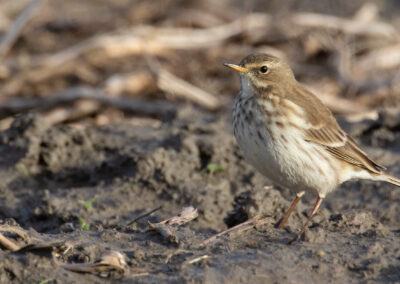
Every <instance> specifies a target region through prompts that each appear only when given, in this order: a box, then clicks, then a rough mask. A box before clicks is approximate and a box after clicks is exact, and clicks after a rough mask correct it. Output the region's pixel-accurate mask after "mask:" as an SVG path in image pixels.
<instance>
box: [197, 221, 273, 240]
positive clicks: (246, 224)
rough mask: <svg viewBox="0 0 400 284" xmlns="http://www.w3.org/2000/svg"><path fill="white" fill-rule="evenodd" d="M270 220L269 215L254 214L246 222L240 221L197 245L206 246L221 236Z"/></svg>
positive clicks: (242, 230)
mask: <svg viewBox="0 0 400 284" xmlns="http://www.w3.org/2000/svg"><path fill="white" fill-rule="evenodd" d="M271 222H272V218H271V217H263V216H262V215H257V216H254V217H253V218H251V219H249V220H247V221H246V222H243V223H240V224H239V225H236V226H234V227H232V228H229V229H227V230H225V231H222V232H220V233H218V234H216V235H214V236H212V237H211V238H208V239H206V240H205V241H203V242H202V243H201V244H200V245H199V246H200V247H202V246H206V245H208V244H210V243H215V242H217V241H218V240H220V239H221V238H222V237H228V236H232V235H234V234H236V235H237V234H240V233H243V232H245V231H247V230H250V229H252V228H255V227H258V226H262V225H264V224H267V223H271Z"/></svg>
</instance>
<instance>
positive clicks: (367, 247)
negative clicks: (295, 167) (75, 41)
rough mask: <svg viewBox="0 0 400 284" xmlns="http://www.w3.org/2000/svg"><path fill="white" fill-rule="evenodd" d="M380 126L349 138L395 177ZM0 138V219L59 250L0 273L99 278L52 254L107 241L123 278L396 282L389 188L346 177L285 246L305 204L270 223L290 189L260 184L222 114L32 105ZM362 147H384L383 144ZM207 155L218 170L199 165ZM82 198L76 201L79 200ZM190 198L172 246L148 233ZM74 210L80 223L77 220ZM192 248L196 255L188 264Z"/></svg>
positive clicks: (88, 253)
mask: <svg viewBox="0 0 400 284" xmlns="http://www.w3.org/2000/svg"><path fill="white" fill-rule="evenodd" d="M382 117H383V116H382ZM385 123H387V120H386V122H385V121H384V120H383V119H381V120H378V121H375V122H373V123H372V122H371V123H369V126H368V127H367V126H365V127H364V131H363V134H362V136H361V137H356V138H359V139H360V138H361V140H362V141H365V144H366V146H370V147H367V149H368V152H369V153H370V154H371V155H372V156H373V157H375V158H376V159H377V160H378V161H379V162H381V163H383V164H385V165H387V166H388V167H389V172H391V173H393V174H397V175H399V174H400V166H399V164H400V148H399V145H400V131H399V130H400V124H396V125H393V124H390V125H391V126H390V128H389V127H388V126H387V125H385ZM344 126H346V125H344ZM348 129H349V130H350V131H352V129H357V130H359V129H360V127H357V126H356V125H351V127H350V128H349V127H348ZM387 137H390V138H389V139H388V138H387ZM1 141H2V143H1V147H0V149H1V165H0V169H1V170H0V175H1V179H2V186H1V203H2V204H3V205H4V206H2V208H1V215H2V216H7V219H6V223H7V224H11V225H12V224H15V223H17V224H18V225H19V226H21V227H22V228H25V229H28V228H31V229H30V232H29V234H30V235H32V236H38V237H40V238H41V239H42V240H46V241H47V242H49V243H52V242H56V241H58V242H66V243H67V244H68V246H70V247H71V248H70V250H68V251H67V252H66V253H65V254H61V255H59V256H58V257H56V258H53V257H51V254H50V255H43V253H42V252H41V251H40V253H37V252H26V253H11V254H8V253H5V252H1V253H0V257H1V264H0V271H1V274H0V275H1V282H2V283H7V282H15V283H18V282H21V283H22V282H25V283H26V282H30V283H31V282H38V281H40V280H43V279H48V278H51V279H56V282H57V283H76V282H78V283H83V282H85V283H92V282H93V283H94V282H96V281H100V280H99V279H100V278H98V277H97V276H93V275H89V274H79V273H74V272H68V271H66V270H65V269H63V268H61V267H60V264H62V263H79V262H88V261H93V260H95V259H96V258H98V257H100V256H101V255H102V254H104V253H105V252H107V251H109V250H117V251H120V252H122V253H124V254H125V255H126V256H127V259H128V263H129V268H130V273H128V274H127V275H126V276H125V277H124V278H123V281H125V282H126V283H129V282H135V283H136V282H138V283H156V282H170V283H176V282H208V283H230V282H247V281H250V282H254V283H266V282H274V283H282V282H285V283H294V282H296V283H299V282H300V283H306V282H308V283H315V282H331V283H335V282H336V283H337V282H341V283H345V282H352V281H356V282H358V281H361V282H363V281H369V280H370V281H373V282H375V281H376V282H382V283H388V282H393V283H394V282H398V281H400V278H399V277H400V265H399V253H400V243H399V236H400V225H399V224H400V217H399V214H398V212H399V210H400V208H399V207H400V202H399V200H400V190H398V189H396V188H394V187H393V186H391V185H387V184H381V183H370V182H364V181H363V182H349V183H346V184H345V185H343V186H341V187H340V188H339V189H338V190H337V191H336V192H334V193H333V194H331V195H329V196H328V198H327V199H326V202H325V203H324V205H323V206H322V210H321V211H320V212H319V214H318V216H317V217H316V218H315V219H314V222H315V223H314V224H313V226H312V228H311V229H310V230H309V232H307V233H306V235H305V238H304V240H302V241H299V242H298V243H296V244H295V245H292V246H289V245H287V242H288V241H289V240H290V239H291V238H292V237H293V236H294V233H295V232H296V231H297V230H298V229H299V228H300V226H301V223H302V222H304V221H305V214H306V212H307V210H309V208H310V206H311V203H306V204H304V205H303V204H302V205H301V206H299V207H298V208H297V210H296V211H295V214H294V215H293V216H292V218H291V219H290V221H289V223H288V226H287V229H286V230H283V231H281V230H278V229H275V228H274V224H275V223H276V222H277V221H278V220H279V218H280V217H282V214H283V213H284V211H285V210H286V208H287V207H288V205H289V201H288V200H290V199H291V198H293V196H288V195H287V194H286V193H285V192H283V193H281V192H280V191H279V190H277V189H274V188H269V189H264V186H265V185H269V182H268V181H267V180H266V179H264V178H263V177H261V176H260V175H259V174H257V173H255V172H254V171H253V169H252V168H251V167H250V166H248V165H247V164H246V163H245V161H244V160H243V158H242V156H241V154H240V152H239V151H238V148H237V146H236V144H235V141H234V138H233V137H232V135H231V129H230V122H229V117H228V116H227V115H220V114H210V113H205V112H204V111H199V110H198V109H195V108H193V107H190V106H182V107H181V108H180V110H179V111H177V112H176V113H175V117H174V118H173V119H170V120H165V121H158V120H155V119H145V118H143V119H139V118H136V119H131V120H126V121H124V122H123V123H119V124H115V125H107V126H102V127H92V128H87V129H85V130H79V129H75V128H71V127H68V126H64V125H60V126H53V127H47V126H46V123H45V122H44V121H43V120H41V117H40V116H39V115H33V114H26V115H21V116H19V117H17V118H16V119H15V120H14V122H13V123H12V125H11V127H10V129H8V130H6V131H4V132H3V133H2V134H1ZM371 145H380V146H381V145H385V150H383V149H382V148H378V147H372V146H371ZM210 163H212V164H216V165H219V166H220V167H221V168H220V170H218V171H215V172H213V173H210V171H208V170H207V165H209V164H210ZM284 196H285V197H286V198H285V197H284ZM312 198H315V197H312ZM90 199H92V200H93V206H92V208H91V210H90V212H87V210H86V209H85V207H84V206H83V205H82V204H81V203H80V202H79V200H90ZM308 199H309V200H310V199H311V196H310V198H308ZM188 205H193V206H194V207H196V208H198V210H199V217H198V218H197V219H196V220H194V221H192V222H190V223H189V224H188V225H185V226H183V227H180V228H179V229H178V232H177V234H178V236H179V238H180V243H179V245H174V244H169V243H168V242H167V241H166V240H164V239H163V238H162V237H161V236H159V235H158V234H156V233H154V232H153V231H148V230H146V229H147V224H146V222H147V220H150V221H152V222H156V221H161V220H162V219H166V218H167V217H170V216H173V215H175V214H177V213H178V212H179V211H180V210H181V208H182V207H184V206H188ZM157 206H162V209H161V210H159V211H157V212H156V213H154V214H153V215H152V216H150V217H148V218H143V219H141V220H139V221H138V222H137V224H133V225H130V226H127V225H124V224H127V223H128V222H129V221H130V220H132V219H134V218H135V216H137V215H139V214H141V213H143V212H146V211H149V210H150V209H152V208H155V207H157ZM260 213H264V214H266V215H268V216H271V217H272V220H273V222H270V223H269V224H267V225H265V226H262V227H260V228H257V229H252V230H250V231H248V232H244V233H243V234H240V235H239V236H236V237H235V236H234V237H231V238H227V239H226V238H225V239H222V240H221V241H220V242H217V243H213V244H210V245H208V246H206V247H203V248H198V247H197V245H198V244H199V243H200V242H201V241H203V240H205V239H206V238H207V237H210V236H211V235H213V234H214V233H216V232H218V231H222V230H224V229H226V228H227V225H226V224H225V223H226V222H228V223H229V224H230V225H233V224H235V223H237V222H240V221H244V220H246V219H248V218H249V217H251V216H254V215H255V214H260ZM79 218H84V219H85V221H86V222H87V223H88V224H90V230H87V231H85V230H81V229H80V227H81V225H80V223H79ZM11 237H12V236H11ZM203 255H207V256H208V258H207V259H204V260H201V261H199V262H197V263H194V264H189V263H188V261H190V260H192V259H195V258H196V257H199V256H203ZM138 273H148V274H145V275H141V274H138ZM135 274H138V275H139V276H135Z"/></svg>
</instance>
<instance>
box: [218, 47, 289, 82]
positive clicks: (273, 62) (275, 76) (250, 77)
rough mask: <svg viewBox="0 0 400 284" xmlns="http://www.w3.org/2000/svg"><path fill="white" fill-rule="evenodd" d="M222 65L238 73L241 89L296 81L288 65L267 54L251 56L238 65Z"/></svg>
mask: <svg viewBox="0 0 400 284" xmlns="http://www.w3.org/2000/svg"><path fill="white" fill-rule="evenodd" d="M224 65H225V66H227V67H230V68H232V69H234V70H236V71H239V72H240V77H241V79H242V80H241V81H242V87H243V88H246V87H252V88H266V87H268V86H270V85H272V84H276V83H282V82H283V83H286V84H290V83H294V82H295V81H296V79H295V78H294V75H293V72H292V69H290V67H289V65H288V64H287V63H285V62H284V61H282V60H280V59H279V58H277V57H275V56H272V55H269V54H251V55H249V56H247V57H245V58H244V59H243V60H242V61H241V62H240V63H239V64H238V65H237V64H232V63H224ZM246 85H248V86H246Z"/></svg>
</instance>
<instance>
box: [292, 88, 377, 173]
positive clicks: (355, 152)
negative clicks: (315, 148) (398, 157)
mask: <svg viewBox="0 0 400 284" xmlns="http://www.w3.org/2000/svg"><path fill="white" fill-rule="evenodd" d="M298 90H299V91H298V93H297V96H296V98H294V100H292V102H293V103H295V104H297V105H299V106H300V107H301V108H303V109H304V113H306V114H307V116H308V117H307V119H308V122H309V128H308V129H305V137H304V138H305V140H307V141H309V142H312V143H316V144H319V145H322V146H324V147H325V148H326V150H327V151H329V153H331V154H332V155H334V156H335V157H337V158H339V159H341V160H343V161H346V162H348V163H349V164H352V165H355V166H358V167H360V168H363V169H366V170H368V171H370V172H372V173H376V174H379V173H380V172H381V171H382V170H384V169H385V167H383V166H381V165H379V164H378V163H376V162H375V161H373V160H372V159H370V158H369V157H368V156H367V154H366V153H365V152H364V151H362V150H361V149H360V147H359V146H358V145H357V144H356V142H355V141H354V140H353V139H352V138H351V137H350V136H348V135H347V134H346V133H345V132H344V131H343V130H342V129H341V128H340V126H339V125H338V123H337V122H336V120H335V118H334V117H333V115H332V113H331V112H330V111H329V109H328V108H327V107H326V106H325V105H324V104H323V103H322V102H321V101H320V100H319V99H318V98H317V97H315V96H314V95H313V94H312V93H311V92H309V91H307V90H306V89H304V88H302V87H301V88H299V89H298ZM300 97H301V98H302V99H300ZM288 99H289V98H288Z"/></svg>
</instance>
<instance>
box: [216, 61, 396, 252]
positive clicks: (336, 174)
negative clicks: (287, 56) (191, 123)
mask: <svg viewBox="0 0 400 284" xmlns="http://www.w3.org/2000/svg"><path fill="white" fill-rule="evenodd" d="M224 65H225V66H227V67H229V68H231V69H233V70H235V71H238V72H239V74H240V82H241V90H240V92H239V94H238V95H237V96H236V98H235V101H234V104H233V110H232V122H233V132H234V136H235V138H236V141H237V143H238V146H239V148H240V150H241V152H242V153H243V156H244V157H245V159H246V160H247V161H248V162H249V163H250V164H251V165H252V166H253V167H254V168H255V169H256V170H257V171H258V172H260V173H261V174H262V175H264V176H265V177H267V178H268V179H269V180H270V181H272V182H273V183H274V184H276V185H279V186H280V187H284V188H288V189H289V190H290V192H291V193H293V194H295V195H296V197H295V199H294V201H293V202H292V204H291V206H290V207H289V209H288V211H287V213H286V214H285V215H284V216H283V218H282V219H281V221H280V223H278V228H280V229H282V228H284V225H285V223H286V222H287V220H288V219H289V217H290V215H291V213H292V212H293V210H294V209H295V207H296V205H297V204H298V203H299V201H300V200H301V198H302V196H303V195H304V194H305V193H306V192H310V193H313V194H316V195H317V200H316V202H315V205H314V207H313V209H312V210H311V212H310V214H309V215H308V219H307V222H306V223H305V225H304V226H303V227H302V229H301V230H300V231H299V233H298V234H297V235H296V237H295V238H294V239H292V240H291V241H290V242H289V243H290V244H292V243H294V242H295V241H297V240H298V239H300V238H301V236H302V235H303V234H304V232H305V231H306V230H307V228H308V227H309V226H310V224H311V222H312V217H313V216H314V215H315V214H316V213H317V211H318V208H319V207H320V205H321V203H322V201H323V200H324V198H325V197H326V196H327V194H328V193H330V192H332V191H333V190H335V189H336V188H337V187H338V186H339V185H340V184H342V183H343V182H345V181H348V180H353V179H366V180H373V181H384V182H388V183H391V184H393V185H396V186H398V187H400V179H398V178H396V177H394V176H391V175H389V174H387V173H385V170H386V168H385V167H384V166H382V165H380V164H378V163H377V162H375V161H374V160H372V159H371V158H370V157H368V155H367V154H366V153H365V152H364V151H363V150H362V149H361V148H360V147H359V146H358V145H357V143H356V142H355V141H354V140H353V139H352V138H351V137H350V136H349V135H348V134H347V133H346V132H345V131H344V130H343V129H342V128H341V127H340V126H339V124H338V123H337V121H336V119H335V117H334V116H333V114H332V113H331V111H330V110H329V109H328V107H326V106H325V105H324V104H323V103H322V102H321V100H320V99H319V98H318V97H317V96H316V95H314V94H313V93H312V92H310V91H309V90H307V89H306V88H305V87H304V86H303V85H302V84H301V83H299V82H298V81H297V80H296V78H295V76H294V74H293V71H292V69H291V68H290V66H289V65H288V64H287V63H286V62H284V61H283V60H281V59H279V58H277V57H275V56H273V55H269V54H250V55H248V56H247V57H245V58H244V59H242V61H241V62H240V63H239V64H232V63H224Z"/></svg>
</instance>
